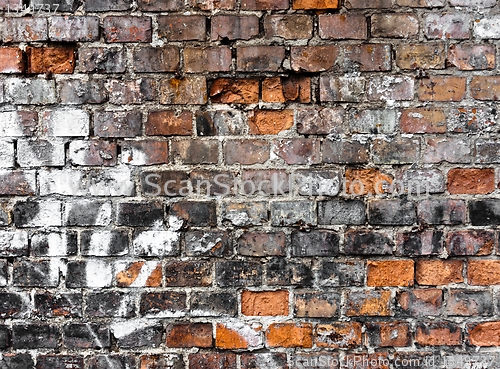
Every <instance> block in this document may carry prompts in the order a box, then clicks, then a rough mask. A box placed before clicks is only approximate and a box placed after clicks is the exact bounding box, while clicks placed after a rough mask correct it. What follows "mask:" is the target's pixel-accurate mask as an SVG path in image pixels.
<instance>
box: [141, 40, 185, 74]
mask: <svg viewBox="0 0 500 369" xmlns="http://www.w3.org/2000/svg"><path fill="white" fill-rule="evenodd" d="M132 58H133V60H132V63H133V68H134V71H136V72H138V73H158V72H174V71H176V70H177V68H179V63H180V53H179V49H178V48H177V47H174V46H166V47H162V48H159V47H140V48H135V49H134V50H133V54H132Z"/></svg>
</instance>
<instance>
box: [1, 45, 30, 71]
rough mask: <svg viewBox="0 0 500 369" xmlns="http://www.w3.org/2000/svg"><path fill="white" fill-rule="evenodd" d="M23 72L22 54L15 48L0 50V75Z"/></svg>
mask: <svg viewBox="0 0 500 369" xmlns="http://www.w3.org/2000/svg"><path fill="white" fill-rule="evenodd" d="M23 72H24V60H23V52H22V50H21V49H18V48H16V47H2V48H0V73H3V74H13V73H23Z"/></svg>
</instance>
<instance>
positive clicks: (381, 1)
mask: <svg viewBox="0 0 500 369" xmlns="http://www.w3.org/2000/svg"><path fill="white" fill-rule="evenodd" d="M392 3H393V0H372V1H370V2H366V1H365V0H345V6H346V8H348V9H365V8H373V9H383V8H391V7H392V6H393V4H392Z"/></svg>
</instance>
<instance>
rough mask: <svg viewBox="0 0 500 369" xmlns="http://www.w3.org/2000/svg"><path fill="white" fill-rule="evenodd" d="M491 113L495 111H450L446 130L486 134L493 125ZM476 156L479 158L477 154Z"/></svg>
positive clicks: (461, 109)
mask: <svg viewBox="0 0 500 369" xmlns="http://www.w3.org/2000/svg"><path fill="white" fill-rule="evenodd" d="M493 113H496V111H495V110H494V109H490V108H479V109H478V108H474V107H469V108H458V109H452V110H451V111H450V112H449V116H448V130H449V131H451V132H487V131H489V130H490V129H491V127H492V126H493V124H494V123H493V122H494V120H495V116H494V114H493ZM476 142H480V141H479V140H478V141H476ZM477 156H480V155H479V153H478V154H477Z"/></svg>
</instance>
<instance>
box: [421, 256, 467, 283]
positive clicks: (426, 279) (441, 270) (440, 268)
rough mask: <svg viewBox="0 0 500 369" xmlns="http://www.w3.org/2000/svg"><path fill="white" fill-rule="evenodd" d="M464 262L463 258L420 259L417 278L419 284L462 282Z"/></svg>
mask: <svg viewBox="0 0 500 369" xmlns="http://www.w3.org/2000/svg"><path fill="white" fill-rule="evenodd" d="M462 270H463V263H462V261H461V260H418V261H417V266H416V269H415V280H416V281H417V283H418V284H419V285H424V286H425V285H426V286H442V285H447V284H451V283H461V282H463V281H464V278H463V276H462Z"/></svg>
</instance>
